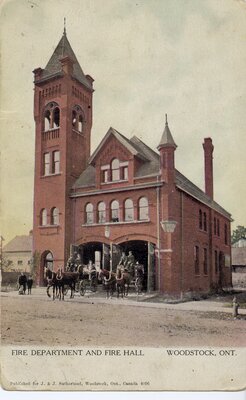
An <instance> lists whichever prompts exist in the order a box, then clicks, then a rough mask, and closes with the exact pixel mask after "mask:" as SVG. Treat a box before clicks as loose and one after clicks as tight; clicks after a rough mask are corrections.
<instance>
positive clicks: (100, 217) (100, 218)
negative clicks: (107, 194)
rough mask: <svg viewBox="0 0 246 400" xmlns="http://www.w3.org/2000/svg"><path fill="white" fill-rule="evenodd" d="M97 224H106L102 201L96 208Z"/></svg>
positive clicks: (104, 208)
mask: <svg viewBox="0 0 246 400" xmlns="http://www.w3.org/2000/svg"><path fill="white" fill-rule="evenodd" d="M97 222H98V223H99V224H103V223H105V222H106V205H105V203H104V202H103V201H101V202H100V203H99V204H98V207H97Z"/></svg>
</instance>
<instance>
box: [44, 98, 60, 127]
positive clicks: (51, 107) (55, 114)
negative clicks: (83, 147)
mask: <svg viewBox="0 0 246 400" xmlns="http://www.w3.org/2000/svg"><path fill="white" fill-rule="evenodd" d="M59 126H60V109H59V106H58V104H57V103H55V102H54V103H53V102H52V103H49V104H47V106H46V107H45V111H44V130H45V132H46V131H49V130H50V129H54V128H55V129H57V128H59Z"/></svg>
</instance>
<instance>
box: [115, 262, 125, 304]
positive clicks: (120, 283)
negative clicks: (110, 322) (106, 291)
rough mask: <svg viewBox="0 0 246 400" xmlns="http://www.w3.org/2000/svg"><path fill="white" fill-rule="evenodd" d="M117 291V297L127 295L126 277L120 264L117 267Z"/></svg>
mask: <svg viewBox="0 0 246 400" xmlns="http://www.w3.org/2000/svg"><path fill="white" fill-rule="evenodd" d="M116 291H117V298H119V297H120V294H121V297H122V299H123V297H124V296H125V295H126V288H125V279H124V274H123V269H122V268H121V266H120V265H118V266H117V268H116Z"/></svg>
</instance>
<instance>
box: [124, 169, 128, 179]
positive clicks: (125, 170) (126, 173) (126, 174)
mask: <svg viewBox="0 0 246 400" xmlns="http://www.w3.org/2000/svg"><path fill="white" fill-rule="evenodd" d="M123 179H124V180H125V181H127V180H128V167H123Z"/></svg>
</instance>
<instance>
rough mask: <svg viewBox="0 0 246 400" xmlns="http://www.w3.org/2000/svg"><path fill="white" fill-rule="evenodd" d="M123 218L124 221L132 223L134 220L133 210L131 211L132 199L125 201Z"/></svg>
mask: <svg viewBox="0 0 246 400" xmlns="http://www.w3.org/2000/svg"><path fill="white" fill-rule="evenodd" d="M124 217H125V221H133V220H134V209H133V201H132V199H126V201H125V204H124Z"/></svg>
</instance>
